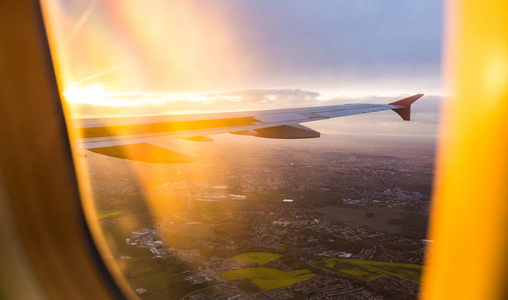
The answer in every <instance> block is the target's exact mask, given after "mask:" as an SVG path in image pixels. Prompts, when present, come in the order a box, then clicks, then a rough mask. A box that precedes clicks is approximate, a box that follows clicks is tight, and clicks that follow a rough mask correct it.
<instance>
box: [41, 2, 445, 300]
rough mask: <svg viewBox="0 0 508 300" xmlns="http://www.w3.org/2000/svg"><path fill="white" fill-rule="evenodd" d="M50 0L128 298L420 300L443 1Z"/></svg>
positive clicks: (110, 254) (90, 205)
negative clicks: (119, 0)
mask: <svg viewBox="0 0 508 300" xmlns="http://www.w3.org/2000/svg"><path fill="white" fill-rule="evenodd" d="M42 4H43V11H44V18H45V25H46V27H47V31H48V36H49V42H50V46H51V51H52V55H53V59H54V64H55V66H56V70H57V76H58V81H59V87H60V89H61V92H62V96H63V97H62V98H63V101H64V103H63V105H64V109H65V113H66V118H67V122H68V129H69V134H70V139H71V143H72V147H73V154H74V161H75V164H76V168H77V172H78V174H77V175H78V178H79V184H80V189H81V193H82V198H83V208H84V210H85V213H86V216H87V222H88V224H89V226H90V228H91V229H92V233H93V235H94V239H95V241H97V244H98V247H99V249H100V250H101V254H102V258H103V260H104V261H105V262H106V264H107V266H108V267H109V268H110V270H111V272H113V273H114V274H117V273H118V274H121V276H120V277H119V276H117V278H116V279H117V280H118V281H122V282H126V283H127V284H128V285H129V286H130V289H131V290H132V295H136V296H137V297H139V298H141V299H188V300H190V299H257V298H260V299H414V298H417V297H418V295H419V291H420V278H421V274H422V270H423V264H424V259H425V247H426V245H427V244H428V243H432V241H431V240H429V239H427V237H426V233H427V220H428V214H429V207H430V196H431V192H432V181H433V174H434V156H435V143H436V138H437V134H438V133H437V127H438V119H439V118H438V106H439V103H440V99H441V96H443V95H444V94H445V93H446V91H444V89H443V86H442V78H441V46H442V45H441V44H442V42H441V39H442V24H441V20H442V4H441V3H440V2H437V1H431V2H429V1H413V2H408V3H400V2H392V1H388V2H383V3H381V2H377V1H367V2H351V1H348V2H346V1H324V0H323V1H313V2H309V1H303V0H302V1H300V0H297V1H295V0H291V1H276V2H274V1H229V0H223V1H197V0H192V1H156V0H153V1H142V2H138V1H129V2H122V3H120V2H116V1H83V0H72V1H63V0H45V1H43V3H42ZM422 94H425V95H422ZM394 112H395V113H394ZM101 245H103V246H101Z"/></svg>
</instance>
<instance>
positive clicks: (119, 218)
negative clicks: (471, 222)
mask: <svg viewBox="0 0 508 300" xmlns="http://www.w3.org/2000/svg"><path fill="white" fill-rule="evenodd" d="M340 138H343V137H340ZM242 141H243V140H242ZM284 142H285V141H277V142H273V143H272V141H266V140H263V141H260V142H253V143H245V142H243V143H235V142H234V139H231V140H223V141H219V142H214V143H206V144H205V143H203V144H201V143H200V144H199V145H198V146H197V148H196V149H198V150H197V152H198V153H197V154H196V157H197V158H198V161H197V162H196V163H191V164H174V165H156V164H146V163H136V162H134V163H133V162H129V161H126V160H121V159H114V158H108V157H104V156H100V155H97V154H89V155H88V157H87V158H83V159H82V162H84V163H86V164H87V165H88V167H89V173H90V178H91V186H92V191H93V192H92V193H93V197H94V199H95V202H96V203H95V205H96V208H97V211H98V218H99V222H100V223H101V227H102V230H103V233H104V235H105V237H106V239H107V241H108V243H109V245H110V248H111V252H112V254H113V257H108V258H109V259H114V260H115V262H116V263H117V264H118V265H119V267H120V268H121V270H122V271H123V274H124V275H125V277H126V278H127V280H128V282H129V283H130V284H131V285H132V288H133V289H134V290H135V292H136V293H137V294H138V295H139V297H140V298H141V299H186V300H190V299H194V300H197V299H415V298H417V296H418V292H419V287H420V285H419V283H420V276H421V272H422V265H423V262H424V255H425V252H424V250H425V245H426V243H429V242H432V241H429V240H427V239H426V230H427V218H428V211H429V206H430V202H429V201H430V195H431V186H432V180H433V161H434V144H433V141H429V140H426V139H422V140H419V139H412V140H410V141H404V140H403V139H400V138H399V139H386V138H385V139H377V140H366V139H365V140H364V139H361V138H348V140H347V141H343V140H340V139H338V140H334V139H332V138H329V139H328V140H325V142H323V143H320V144H318V145H314V144H312V143H310V144H309V143H301V142H300V143H287V144H284ZM201 145H204V146H201ZM373 145H374V146H373Z"/></svg>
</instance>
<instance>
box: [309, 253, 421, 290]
mask: <svg viewBox="0 0 508 300" xmlns="http://www.w3.org/2000/svg"><path fill="white" fill-rule="evenodd" d="M311 266H314V267H316V268H319V269H321V270H324V271H327V272H330V273H335V274H339V275H346V276H350V277H355V278H358V279H362V280H364V281H372V280H376V279H378V278H381V277H385V276H388V275H391V276H395V277H398V278H402V279H405V280H408V281H411V282H414V283H418V284H419V283H420V276H421V273H422V266H421V265H414V264H405V263H392V262H381V261H365V260H349V259H335V258H331V259H326V260H322V261H317V262H313V263H312V264H311Z"/></svg>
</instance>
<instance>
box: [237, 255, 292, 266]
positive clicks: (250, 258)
mask: <svg viewBox="0 0 508 300" xmlns="http://www.w3.org/2000/svg"><path fill="white" fill-rule="evenodd" d="M281 256H282V255H280V254H275V253H268V252H249V253H244V254H240V255H237V256H235V257H232V258H231V259H234V260H241V261H246V262H251V263H255V264H259V265H264V264H266V263H269V262H271V261H274V260H277V259H279V258H280V257H281Z"/></svg>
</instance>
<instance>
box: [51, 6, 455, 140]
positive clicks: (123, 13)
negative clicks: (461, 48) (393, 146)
mask: <svg viewBox="0 0 508 300" xmlns="http://www.w3.org/2000/svg"><path fill="white" fill-rule="evenodd" d="M44 7H45V8H44V9H45V16H46V20H47V23H48V28H49V32H50V34H49V35H50V43H51V47H52V51H53V53H54V57H55V61H56V65H57V70H58V73H59V81H60V86H61V89H62V92H63V93H64V96H65V98H66V99H67V101H68V103H69V105H70V106H71V107H72V110H73V112H74V114H75V115H76V116H77V117H80V116H85V117H93V116H102V115H109V116H111V115H113V116H114V115H132V114H137V115H153V114H162V113H163V114H179V113H201V112H204V111H232V110H249V109H273V108H279V107H280V108H286V107H303V106H316V105H330V104H343V103H357V102H364V103H365V102H372V103H388V102H392V101H395V100H397V99H400V98H402V97H404V96H409V95H412V94H417V93H424V94H426V95H427V96H425V97H424V98H422V99H421V100H419V101H418V102H417V104H415V106H414V109H413V111H414V112H415V114H414V118H413V119H414V120H415V122H416V123H418V124H419V125H417V127H418V128H413V127H415V125H413V124H411V125H406V124H404V126H399V125H400V124H398V125H395V123H396V122H398V121H399V120H397V118H398V116H396V115H395V114H393V113H392V114H390V113H389V112H388V113H379V116H378V117H376V119H374V120H375V122H376V124H377V125H378V126H376V127H377V128H375V130H381V131H383V132H395V133H397V132H398V133H401V134H405V133H403V132H405V131H408V130H409V129H407V128H412V129H410V130H409V131H411V130H416V133H415V134H424V135H429V136H433V135H435V134H436V133H437V126H436V125H437V120H438V116H437V111H438V107H439V101H440V99H441V96H443V95H444V94H445V93H446V92H445V90H444V87H443V83H442V75H441V47H442V39H443V36H442V32H443V4H442V3H441V2H439V1H424V0H415V1H392V0H386V1H364V0H358V1H341V0H316V1H308V0H285V1H283V0H270V1H252V0H249V1H247V0H221V1H205V0H188V1H166V0H156V1H122V3H120V2H118V1H112V0H111V1H84V0H73V1H69V0H66V1H64V0H48V1H47V2H46V3H45V5H44ZM353 118H354V119H353ZM344 119H347V121H345V123H344V121H343V120H340V121H334V122H332V121H328V123H324V122H323V123H319V124H317V125H316V126H318V127H319V126H321V127H322V128H321V129H322V130H326V131H328V132H343V131H344V130H346V131H350V132H357V133H361V132H363V131H369V128H368V127H369V123H370V124H371V125H370V127H371V128H370V130H372V120H373V119H372V118H371V117H370V116H369V117H366V116H359V117H351V118H344ZM406 123H407V122H406ZM334 124H335V125H334ZM334 126H335V127H334ZM337 126H339V128H337ZM355 126H356V127H355ZM407 126H409V127H407ZM401 127H402V129H401Z"/></svg>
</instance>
